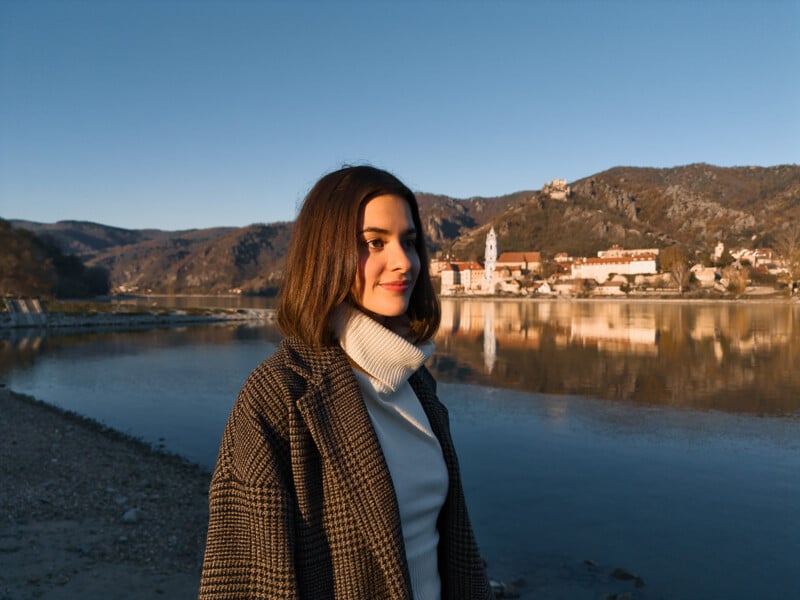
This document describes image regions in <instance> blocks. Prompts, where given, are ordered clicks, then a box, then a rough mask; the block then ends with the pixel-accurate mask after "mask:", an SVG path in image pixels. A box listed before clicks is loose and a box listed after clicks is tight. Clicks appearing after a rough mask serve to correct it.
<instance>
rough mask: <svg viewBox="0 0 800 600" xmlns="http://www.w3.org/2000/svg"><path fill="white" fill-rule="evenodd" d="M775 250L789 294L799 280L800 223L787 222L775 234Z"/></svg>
mask: <svg viewBox="0 0 800 600" xmlns="http://www.w3.org/2000/svg"><path fill="white" fill-rule="evenodd" d="M775 251H776V252H777V253H778V254H779V255H780V256H781V259H783V265H784V267H785V268H786V271H787V274H788V277H789V282H788V283H789V293H790V294H791V293H792V290H794V284H795V282H797V281H798V280H800V223H797V222H794V223H789V224H787V225H786V226H784V228H783V229H781V230H780V231H778V232H777V233H776V234H775Z"/></svg>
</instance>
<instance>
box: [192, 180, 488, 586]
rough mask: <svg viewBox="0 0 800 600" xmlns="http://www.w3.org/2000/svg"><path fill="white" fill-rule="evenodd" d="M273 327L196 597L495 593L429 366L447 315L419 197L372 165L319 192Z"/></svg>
mask: <svg viewBox="0 0 800 600" xmlns="http://www.w3.org/2000/svg"><path fill="white" fill-rule="evenodd" d="M277 319H278V326H279V327H280V328H281V330H282V331H283V332H284V333H285V334H286V336H287V337H286V339H284V340H283V341H282V342H281V344H280V346H279V348H278V350H277V351H276V352H275V353H274V354H273V355H272V356H270V357H269V358H268V359H267V360H265V361H264V362H263V363H262V364H261V365H259V366H258V367H257V368H256V369H255V370H254V371H253V372H252V373H251V374H250V376H249V378H248V379H247V381H246V383H245V385H244V387H243V388H242V390H241V392H240V394H239V397H238V399H237V401H236V404H235V405H234V408H233V411H232V412H231V415H230V418H229V421H228V424H227V427H226V429H225V432H224V434H223V438H222V444H221V447H220V452H219V457H218V460H217V466H216V469H215V471H214V476H213V479H212V482H211V489H210V499H209V506H210V520H209V527H208V539H207V543H206V553H205V559H204V563H203V575H202V580H201V586H200V597H201V598H203V599H211V598H303V599H306V598H307V599H313V600H317V599H326V598H331V599H332V598H337V599H346V600H358V599H365V600H366V599H369V600H376V599H381V598H392V599H398V600H399V599H409V600H410V599H412V598H413V599H414V600H429V599H438V598H453V599H456V598H457V599H472V598H480V599H484V598H491V592H490V590H489V584H488V580H487V578H486V574H485V570H484V566H483V562H482V560H481V558H480V556H479V554H478V549H477V546H476V543H475V539H474V535H473V532H472V527H471V525H470V522H469V518H468V516H467V511H466V506H465V503H464V496H463V491H462V487H461V481H460V476H459V470H458V463H457V460H456V455H455V452H454V450H453V443H452V440H451V437H450V432H449V426H448V417H447V411H446V409H445V408H444V406H443V405H442V404H441V403H440V402H439V401H438V400H437V398H436V393H435V382H434V380H433V378H432V377H431V375H430V373H428V371H427V370H426V369H425V367H424V366H423V365H422V363H423V362H424V361H425V360H426V359H427V358H428V357H429V356H430V354H431V352H432V350H433V344H432V343H431V342H430V338H431V337H432V336H433V334H434V333H435V331H436V329H437V327H438V325H439V304H438V301H437V298H436V295H435V293H434V291H433V287H432V285H431V281H430V276H429V274H428V260H427V251H426V249H425V242H424V240H423V237H422V224H421V222H420V218H419V211H418V208H417V202H416V198H415V197H414V194H413V193H412V192H411V191H410V190H409V189H408V188H407V187H406V186H405V185H403V184H402V183H401V182H400V181H399V180H398V179H397V178H395V177H394V176H393V175H391V174H389V173H387V172H385V171H382V170H380V169H376V168H373V167H367V166H359V167H347V168H344V169H341V170H339V171H336V172H333V173H330V174H328V175H326V176H324V177H323V178H322V179H320V181H319V182H317V184H316V185H315V186H314V188H313V189H312V190H311V191H310V192H309V194H308V196H307V197H306V199H305V202H304V204H303V207H302V209H301V211H300V214H299V216H298V218H297V221H296V223H295V227H294V233H293V237H292V242H291V245H290V249H289V255H288V258H287V264H286V277H285V280H284V286H283V289H282V292H281V298H280V301H279V306H278V313H277Z"/></svg>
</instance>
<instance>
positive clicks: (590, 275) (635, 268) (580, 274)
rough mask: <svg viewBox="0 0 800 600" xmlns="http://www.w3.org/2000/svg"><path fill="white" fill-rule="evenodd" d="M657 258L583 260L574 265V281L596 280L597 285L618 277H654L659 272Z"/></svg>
mask: <svg viewBox="0 0 800 600" xmlns="http://www.w3.org/2000/svg"><path fill="white" fill-rule="evenodd" d="M657 258H658V257H657V256H656V255H654V254H642V255H639V256H619V257H616V258H581V259H578V260H576V261H575V262H573V263H572V277H573V278H574V279H594V280H595V281H596V282H597V283H603V282H604V281H606V280H608V278H609V276H610V275H612V274H616V275H652V274H655V273H657V272H658V268H657V266H656V260H657Z"/></svg>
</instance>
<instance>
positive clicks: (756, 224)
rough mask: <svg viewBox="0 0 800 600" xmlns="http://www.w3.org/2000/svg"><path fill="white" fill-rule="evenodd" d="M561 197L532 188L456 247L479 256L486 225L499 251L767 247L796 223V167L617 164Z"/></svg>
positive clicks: (799, 189) (799, 174) (799, 177)
mask: <svg viewBox="0 0 800 600" xmlns="http://www.w3.org/2000/svg"><path fill="white" fill-rule="evenodd" d="M570 188H571V194H570V195H569V197H568V198H567V199H566V200H560V199H553V198H551V197H550V196H549V195H548V194H547V193H545V192H542V191H537V192H531V193H530V194H528V195H527V196H525V197H524V198H522V199H521V200H519V201H518V202H516V203H514V204H512V205H511V206H509V208H508V210H507V211H506V212H504V213H503V214H501V215H498V216H497V217H495V218H493V219H491V220H489V221H488V222H487V223H486V224H485V225H484V226H483V227H478V228H476V229H473V230H472V231H470V232H468V233H466V234H465V235H463V236H461V237H460V238H459V239H458V240H457V241H456V242H455V243H454V245H453V249H454V251H455V252H456V253H458V254H459V255H461V256H464V257H481V256H483V248H484V240H485V237H486V232H487V231H488V229H489V227H490V226H493V227H494V228H495V231H496V232H497V235H498V249H499V250H500V251H501V252H502V251H514V250H517V251H522V250H538V251H541V252H542V253H543V254H544V255H545V256H548V255H549V256H552V255H553V254H554V253H556V252H567V253H569V254H572V255H575V256H591V255H594V254H595V253H596V252H597V250H601V249H604V248H608V247H609V246H611V245H612V244H619V245H621V246H623V247H628V248H630V247H659V248H663V247H666V246H670V245H673V244H681V245H684V246H686V247H687V248H688V249H690V250H691V251H694V252H695V253H702V252H708V251H710V250H711V249H712V248H713V246H714V245H715V244H716V243H717V242H718V241H722V242H724V243H725V245H726V246H727V247H740V246H741V247H770V246H772V245H773V244H774V241H775V234H776V232H777V231H779V230H780V229H781V228H783V227H785V226H787V225H788V224H790V223H792V222H798V221H800V166H797V165H782V166H776V167H733V168H722V167H714V166H711V165H706V164H694V165H688V166H683V167H675V168H671V169H651V168H638V167H616V168H614V169H610V170H608V171H604V172H602V173H598V174H596V175H592V176H591V177H587V178H584V179H580V180H578V181H575V182H573V183H572V184H571V185H570Z"/></svg>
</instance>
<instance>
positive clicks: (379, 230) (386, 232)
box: [358, 227, 417, 236]
mask: <svg viewBox="0 0 800 600" xmlns="http://www.w3.org/2000/svg"><path fill="white" fill-rule="evenodd" d="M362 233H380V234H383V235H390V234H391V233H392V232H391V231H389V230H388V229H383V228H382V227H364V229H362V230H361V231H359V232H358V235H361V234H362ZM400 235H402V236H406V235H417V230H416V228H414V227H411V228H409V229H406V230H405V231H403V232H402V233H401V234H400Z"/></svg>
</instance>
